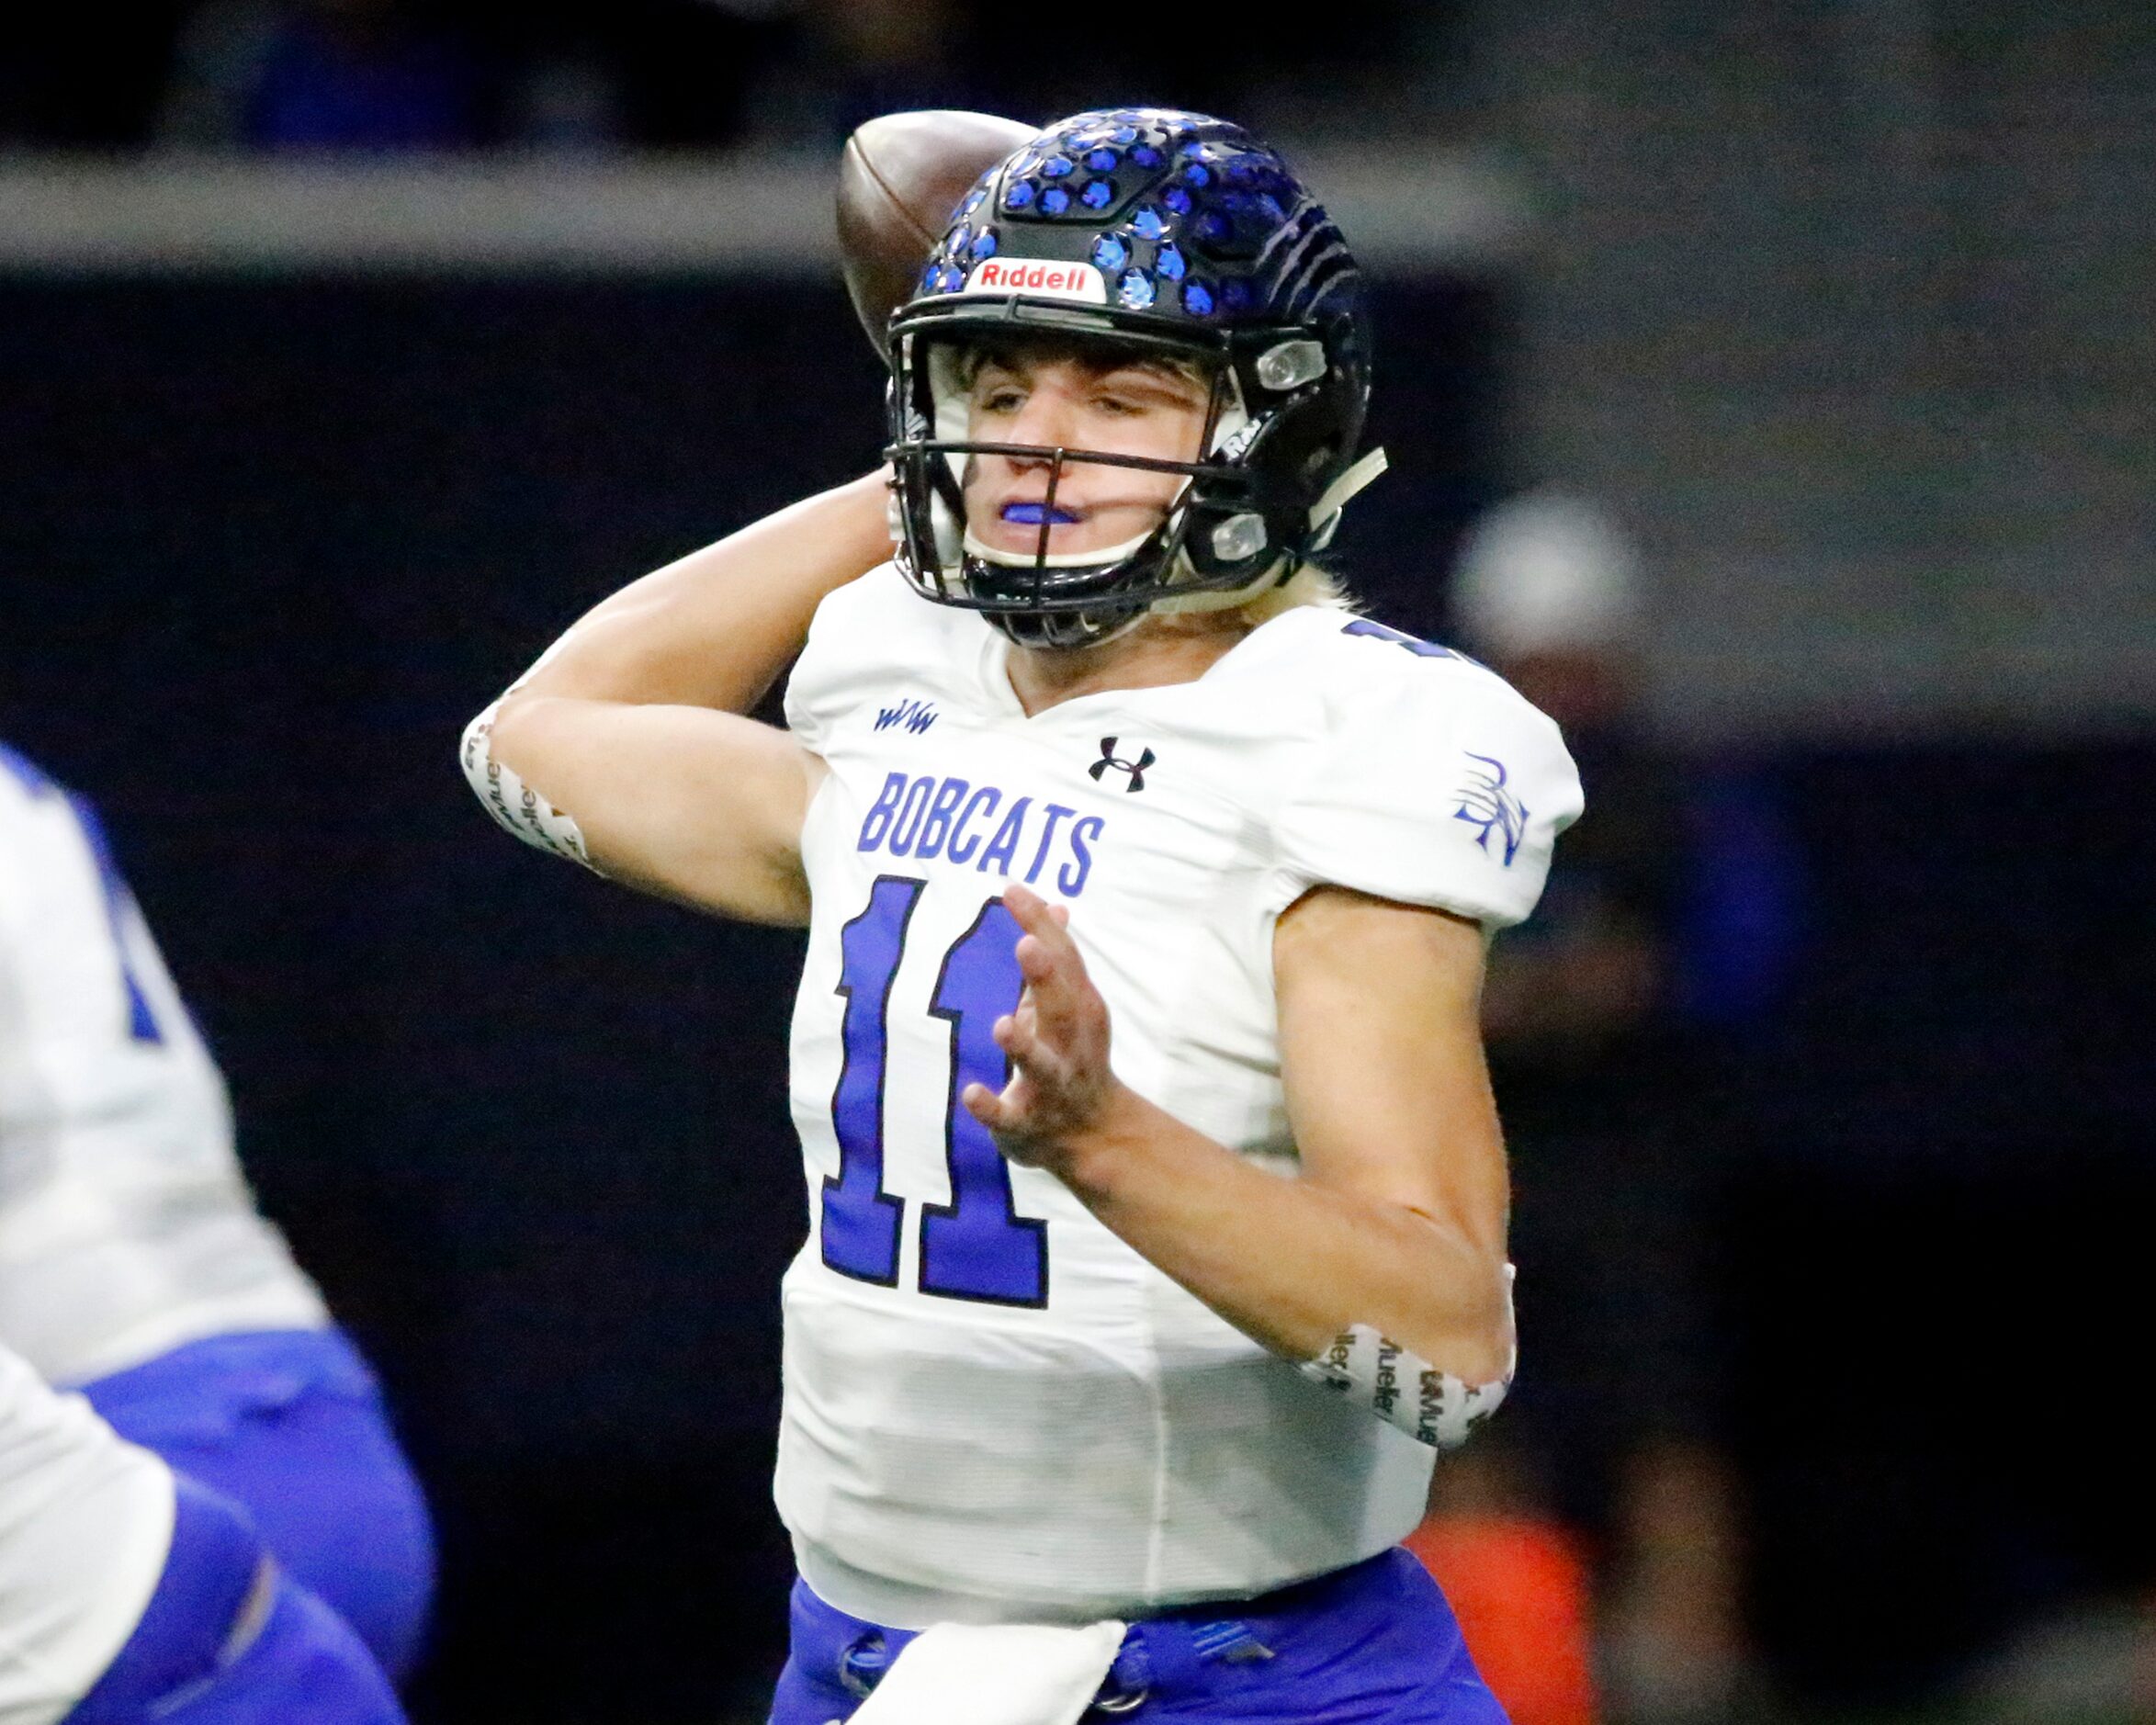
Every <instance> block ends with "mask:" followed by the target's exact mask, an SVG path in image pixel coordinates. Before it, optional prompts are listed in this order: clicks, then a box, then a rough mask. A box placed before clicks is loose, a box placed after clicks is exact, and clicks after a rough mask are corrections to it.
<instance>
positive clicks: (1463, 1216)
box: [1273, 887, 1507, 1261]
mask: <svg viewBox="0 0 2156 1725" xmlns="http://www.w3.org/2000/svg"><path fill="white" fill-rule="evenodd" d="M1483 957H1484V937H1483V931H1482V930H1481V929H1480V928H1479V927H1478V926H1477V925H1476V924H1475V923H1473V922H1471V921H1469V920H1467V919H1463V918H1461V917H1457V916H1454V915H1451V913H1449V912H1447V911H1443V910H1434V909H1425V908H1418V907H1416V906H1411V905H1403V904H1398V903H1394V902H1393V901H1391V900H1388V899H1383V898H1373V897H1371V896H1367V895H1364V894H1361V893H1356V892H1350V891H1349V890H1347V889H1345V888H1342V887H1319V888H1317V889H1316V890H1315V891H1313V892H1310V893H1307V894H1305V895H1304V896H1303V897H1302V898H1300V899H1298V900H1297V901H1296V902H1295V903H1294V904H1293V905H1292V906H1290V907H1289V908H1288V909H1287V910H1286V911H1285V912H1283V913H1282V915H1281V919H1280V922H1279V925H1278V927H1277V928H1276V930H1275V932H1274V937H1273V975H1274V986H1275V992H1276V996H1277V999H1278V1005H1279V1013H1280V1044H1281V1081H1282V1085H1283V1088H1284V1089H1285V1092H1286V1099H1287V1106H1288V1113H1289V1120H1290V1123H1291V1125H1292V1129H1293V1132H1294V1136H1295V1144H1296V1147H1297V1150H1298V1152H1299V1153H1300V1156H1301V1158H1302V1165H1303V1173H1304V1178H1308V1179H1312V1180H1315V1181H1317V1182H1318V1183H1320V1184H1323V1185H1329V1186H1334V1187H1337V1188H1338V1189H1342V1190H1347V1191H1352V1192H1354V1193H1356V1194H1357V1195H1359V1196H1360V1197H1364V1198H1370V1199H1375V1200H1378V1201H1383V1202H1388V1203H1394V1204H1399V1205H1402V1206H1404V1207H1405V1208H1406V1209H1409V1210H1413V1211H1417V1212H1420V1213H1421V1214H1423V1215H1426V1216H1430V1217H1433V1218H1436V1219H1438V1220H1439V1221H1441V1222H1444V1223H1447V1224H1449V1225H1450V1226H1452V1227H1456V1228H1458V1229H1459V1230H1460V1231H1461V1232H1462V1234H1463V1235H1465V1236H1466V1237H1467V1238H1468V1239H1471V1240H1473V1241H1474V1242H1475V1243H1476V1244H1477V1245H1478V1246H1481V1247H1483V1248H1484V1249H1486V1250H1487V1251H1489V1252H1490V1253H1492V1254H1494V1255H1496V1257H1497V1258H1498V1259H1499V1260H1500V1261H1501V1258H1502V1254H1503V1251H1504V1242H1505V1217H1506V1209H1507V1180H1506V1171H1505V1152H1504V1143H1503V1140H1502V1138H1501V1136H1500V1134H1499V1132H1498V1127H1497V1113H1496V1104H1495V1102H1494V1101H1493V1100H1492V1099H1491V1094H1490V1082H1489V1073H1488V1067H1487V1065H1486V1063H1485V1061H1484V1055H1483V1046H1482V1034H1481V1029H1480V1025H1479V1022H1478V1013H1477V1003H1478V998H1479V995H1480V989H1481V983H1482V972H1483Z"/></svg>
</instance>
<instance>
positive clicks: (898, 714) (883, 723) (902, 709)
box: [875, 700, 936, 737]
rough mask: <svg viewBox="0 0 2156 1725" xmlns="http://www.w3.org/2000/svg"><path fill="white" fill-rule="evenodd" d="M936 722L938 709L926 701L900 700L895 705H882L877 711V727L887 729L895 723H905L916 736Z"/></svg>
mask: <svg viewBox="0 0 2156 1725" xmlns="http://www.w3.org/2000/svg"><path fill="white" fill-rule="evenodd" d="M935 722H936V709H935V708H934V707H932V706H931V705H929V704H928V703H927V702H926V701H921V700H907V701H900V702H899V703H898V704H897V705H895V706H886V707H880V708H878V709H877V711H876V716H875V727H876V729H878V730H879V731H887V730H889V729H890V728H891V727H892V726H894V725H903V726H904V727H906V728H907V729H908V730H909V731H911V732H912V733H913V734H914V735H915V736H916V737H918V736H920V734H921V732H923V731H925V730H926V729H928V727H930V726H931V725H933V724H934V723H935Z"/></svg>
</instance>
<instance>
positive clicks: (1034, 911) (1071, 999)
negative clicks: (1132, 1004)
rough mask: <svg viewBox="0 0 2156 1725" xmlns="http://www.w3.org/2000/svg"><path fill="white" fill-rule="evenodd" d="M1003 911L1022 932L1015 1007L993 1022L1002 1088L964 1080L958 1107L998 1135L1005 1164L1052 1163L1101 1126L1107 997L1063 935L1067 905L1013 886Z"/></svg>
mask: <svg viewBox="0 0 2156 1725" xmlns="http://www.w3.org/2000/svg"><path fill="white" fill-rule="evenodd" d="M1003 904H1004V908H1006V909H1008V910H1009V911H1010V915H1011V918H1012V919H1013V920H1014V921H1016V922H1017V924H1018V926H1019V927H1020V928H1021V929H1022V930H1025V932H1024V934H1023V935H1022V936H1021V937H1020V940H1019V942H1018V968H1019V971H1020V973H1021V974H1022V975H1023V976H1024V977H1025V991H1024V993H1022V995H1020V996H1019V1000H1018V1010H1017V1011H1015V1012H1012V1013H1010V1014H1009V1015H1007V1016H1006V1017H1003V1018H1000V1019H998V1020H996V1030H995V1035H996V1045H997V1046H998V1047H999V1048H1000V1049H1002V1051H1003V1052H1004V1053H1005V1054H1009V1055H1010V1068H1011V1069H1010V1083H1009V1084H1007V1085H1005V1086H1004V1087H1003V1092H1002V1094H1001V1095H998V1094H997V1093H996V1092H995V1091H993V1090H991V1089H989V1088H988V1086H987V1085H985V1084H969V1085H967V1086H966V1087H965V1090H964V1091H962V1092H961V1093H960V1095H959V1100H960V1101H961V1102H963V1103H964V1104H965V1111H966V1112H967V1113H969V1114H971V1115H972V1116H973V1117H974V1119H976V1120H977V1121H979V1122H980V1123H981V1124H982V1125H984V1126H986V1127H987V1128H988V1130H989V1131H990V1132H991V1133H995V1135H996V1142H997V1144H998V1146H999V1148H1000V1149H1001V1150H1002V1152H1003V1154H1004V1155H1005V1156H1009V1157H1010V1159H1011V1160H1012V1161H1013V1162H1022V1163H1024V1164H1026V1165H1027V1166H1029V1167H1047V1168H1051V1169H1053V1168H1054V1167H1056V1166H1057V1164H1058V1163H1059V1162H1060V1161H1061V1160H1062V1159H1063V1153H1065V1152H1067V1150H1068V1149H1069V1148H1070V1146H1071V1145H1072V1144H1073V1143H1074V1141H1076V1140H1077V1139H1078V1138H1079V1137H1081V1136H1082V1135H1083V1134H1084V1133H1087V1132H1089V1131H1090V1130H1092V1129H1093V1128H1094V1127H1096V1126H1098V1125H1100V1124H1101V1123H1102V1122H1103V1121H1104V1120H1105V1118H1106V1115H1107V1112H1108V1110H1109V1107H1110V1105H1111V1103H1112V1101H1113V1100H1114V1098H1115V1094H1116V1088H1117V1087H1116V1082H1115V1077H1114V1075H1113V1074H1112V1072H1111V1071H1110V1070H1109V1066H1108V1002H1107V1001H1105V1000H1103V999H1102V998H1101V991H1100V990H1099V989H1098V988H1096V987H1093V980H1092V978H1091V977H1090V976H1089V975H1086V961H1085V960H1084V959H1083V958H1082V957H1081V956H1079V953H1078V943H1077V942H1076V941H1073V940H1072V939H1071V938H1070V928H1069V923H1070V910H1069V908H1068V907H1067V906H1064V905H1051V904H1049V903H1047V902H1046V901H1045V900H1044V899H1043V898H1042V897H1041V896H1040V895H1039V894H1037V893H1032V892H1028V891H1027V890H1026V889H1025V888H1024V887H1023V886H1018V885H1012V886H1010V887H1008V888H1006V889H1005V891H1004V894H1003Z"/></svg>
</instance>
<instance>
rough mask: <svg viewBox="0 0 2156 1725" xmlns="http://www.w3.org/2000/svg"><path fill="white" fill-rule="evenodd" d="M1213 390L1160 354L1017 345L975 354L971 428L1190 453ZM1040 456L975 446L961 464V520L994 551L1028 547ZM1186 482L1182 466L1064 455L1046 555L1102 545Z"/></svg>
mask: <svg viewBox="0 0 2156 1725" xmlns="http://www.w3.org/2000/svg"><path fill="white" fill-rule="evenodd" d="M1211 394H1212V392H1211V390H1210V389H1209V388H1208V386H1207V385H1206V383H1205V382H1204V380H1203V379H1202V378H1200V377H1198V376H1197V375H1196V373H1194V372H1192V371H1189V370H1185V369H1183V368H1181V367H1179V366H1170V365H1168V364H1166V363H1164V362H1161V361H1158V360H1150V359H1130V360H1120V359H1117V358H1115V357H1113V356H1111V355H1099V356H1096V355H1084V354H1058V353H1055V352H1054V351H1053V350H1047V351H1039V352H1030V353H1029V352H1027V351H1025V350H1022V349H1020V350H1014V351H1010V352H1007V353H1001V354H990V355H987V356H986V357H984V358H982V359H981V360H980V361H979V363H978V369H977V370H976V372H975V374H974V377H973V380H972V383H971V386H970V387H969V389H968V390H967V395H966V405H967V408H968V410H969V413H968V425H967V432H966V436H967V438H968V440H969V441H971V442H974V443H1001V444H1027V445H1035V446H1038V447H1040V448H1043V449H1071V450H1078V449H1085V450H1092V451H1096V452H1098V453H1099V454H1101V455H1118V456H1144V457H1150V458H1152V459H1155V460H1161V461H1195V460H1197V459H1198V457H1199V445H1200V442H1201V440H1202V437H1203V435H1204V431H1205V419H1206V411H1207V408H1208V406H1209V404H1210V401H1211ZM1050 465H1051V464H1050V461H1049V458H1048V457H1046V456H1045V455H1043V456H988V455H984V456H976V457H973V458H972V460H971V461H970V462H968V464H967V467H966V474H965V514H966V524H967V525H968V526H969V527H970V528H972V530H973V533H974V536H975V537H976V538H977V539H978V540H980V541H981V542H982V543H983V544H985V545H987V546H988V547H990V548H991V549H993V550H998V551H1009V552H1010V553H1012V554H1013V555H1016V556H1021V557H1030V556H1033V554H1035V553H1036V552H1037V551H1038V550H1039V549H1040V547H1041V524H1042V519H1043V515H1044V512H1045V511H1046V509H1047V506H1048V474H1049V468H1050ZM1182 485H1183V479H1182V476H1181V475H1180V474H1175V473H1147V472H1145V471H1143V470H1142V469H1139V468H1117V467H1105V466H1102V465H1101V464H1099V463H1097V462H1090V461H1066V462H1065V463H1064V464H1063V470H1062V473H1061V475H1060V477H1059V478H1058V479H1056V481H1055V512H1054V513H1053V515H1052V516H1049V517H1048V540H1047V550H1048V552H1049V554H1050V555H1051V556H1055V555H1060V554H1068V553H1084V552H1088V551H1104V550H1107V549H1109V548H1111V547H1114V546H1119V545H1123V544H1126V543H1128V542H1129V541H1130V540H1133V539H1136V538H1139V537H1142V536H1144V535H1146V534H1147V533H1150V532H1151V531H1152V530H1153V529H1154V528H1155V527H1156V526H1157V525H1158V524H1160V521H1161V519H1162V518H1163V517H1164V516H1165V515H1166V514H1167V513H1168V505H1169V503H1171V502H1173V501H1174V500H1175V496H1176V493H1177V491H1178V490H1180V489H1181V487H1182Z"/></svg>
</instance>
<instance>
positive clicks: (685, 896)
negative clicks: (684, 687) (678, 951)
mask: <svg viewBox="0 0 2156 1725" xmlns="http://www.w3.org/2000/svg"><path fill="white" fill-rule="evenodd" d="M489 747H490V749H491V754H492V758H493V760H494V761H497V762H498V763H499V764H500V765H501V766H502V767H505V768H507V769H509V770H510V772H513V773H514V775H515V776H516V778H517V779H518V780H520V781H521V783H522V784H523V786H524V787H525V789H526V790H527V791H528V792H530V793H533V794H535V795H536V797H537V798H539V799H543V802H542V806H543V807H546V808H547V809H549V810H550V811H554V812H556V813H557V814H558V816H559V818H561V819H563V820H566V821H568V822H572V823H573V832H574V834H575V837H576V840H577V842H578V843H580V844H581V847H582V850H583V851H584V853H585V855H586V857H587V858H588V860H589V862H590V863H591V864H592V866H593V867H594V868H596V869H597V870H598V871H599V872H600V873H601V874H605V875H608V876H609V877H611V878H613V879H615V880H618V881H621V882H624V883H625V884H627V885H635V886H640V887H642V888H644V889H645V890H646V891H649V892H654V893H658V894H660V895H662V896H666V897H670V898H677V899H681V900H683V901H684V902H687V903H690V904H694V905H696V906H698V907H700V908H704V909H707V910H714V911H717V912H719V913H720V914H722V915H725V916H731V917H740V918H744V919H749V920H751V921H757V922H776V923H788V924H800V923H805V922H807V919H808V887H807V880H806V879H805V877H804V876H803V874H802V870H801V827H802V822H803V821H804V819H805V818H806V817H807V810H808V803H809V799H810V798H811V797H812V796H813V795H815V792H816V788H817V786H818V784H821V782H822V779H823V774H824V766H823V762H822V761H819V760H818V758H817V757H816V756H814V755H812V754H810V753H809V752H808V751H807V750H805V749H803V748H802V747H801V745H800V744H799V743H798V742H797V741H796V739H795V738H793V737H792V736H791V735H790V734H789V733H787V732H785V731H783V730H779V729H777V728H775V727H773V726H769V725H764V724H761V723H759V722H758V721H756V720H754V719H750V718H744V717H741V716H739V715H736V714H732V713H720V712H717V711H714V710H713V709H711V708H708V707H690V706H632V705H623V704H621V703H617V702H607V701H582V700H576V699H571V698H569V697H565V696H547V695H527V696H522V697H516V696H513V697H511V699H510V700H508V701H507V702H505V703H503V705H502V709H501V711H500V712H499V713H498V714H497V715H496V716H495V718H494V721H493V725H492V731H491V738H489ZM481 795H482V797H484V796H485V795H487V793H486V792H485V791H484V790H482V791H481ZM520 836H521V835H520ZM545 848H553V847H551V846H549V847H545Z"/></svg>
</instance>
